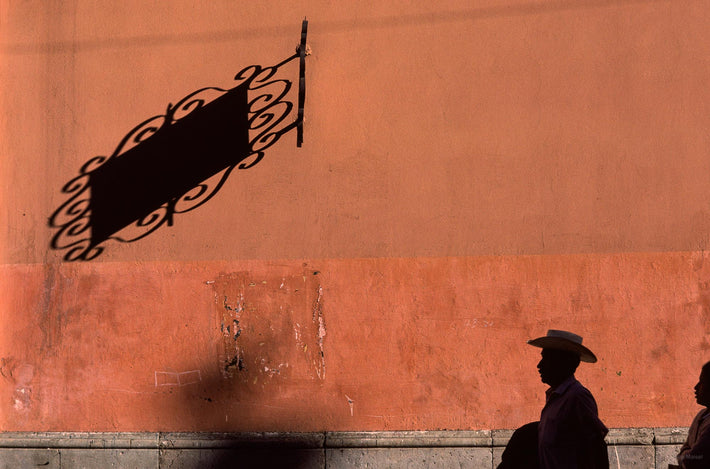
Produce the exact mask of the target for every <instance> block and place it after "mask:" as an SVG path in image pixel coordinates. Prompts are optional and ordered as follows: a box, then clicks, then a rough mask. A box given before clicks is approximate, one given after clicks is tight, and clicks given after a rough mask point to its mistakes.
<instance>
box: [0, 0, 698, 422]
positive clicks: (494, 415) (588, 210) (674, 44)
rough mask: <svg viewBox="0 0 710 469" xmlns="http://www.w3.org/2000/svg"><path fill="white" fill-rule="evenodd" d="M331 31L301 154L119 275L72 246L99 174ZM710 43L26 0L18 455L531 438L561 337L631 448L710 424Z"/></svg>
mask: <svg viewBox="0 0 710 469" xmlns="http://www.w3.org/2000/svg"><path fill="white" fill-rule="evenodd" d="M304 16H305V17H307V18H308V20H309V31H308V44H309V48H310V51H311V55H310V56H308V58H307V61H306V62H307V68H306V84H307V85H306V89H307V99H306V107H305V119H306V120H305V126H304V131H305V135H304V139H305V141H304V145H303V147H301V148H297V147H296V138H295V134H294V133H291V134H287V135H286V136H284V137H282V139H281V140H280V141H279V142H277V143H276V144H275V145H274V146H272V147H271V148H269V149H268V150H267V151H266V154H265V156H264V159H263V161H261V162H259V163H258V164H257V165H255V166H254V167H253V168H250V169H247V170H243V171H234V172H233V174H231V175H230V177H229V178H228V179H227V180H226V182H225V183H224V186H223V187H222V188H221V189H220V191H219V192H218V193H217V194H216V195H215V197H214V198H212V199H211V200H209V201H208V202H207V203H205V205H204V206H201V207H199V208H198V209H196V210H194V211H191V212H189V213H182V214H178V215H176V216H175V220H174V224H173V226H163V227H161V228H160V229H158V230H156V231H155V232H154V233H152V234H150V235H149V236H147V237H146V238H144V239H141V240H140V241H136V242H133V243H119V242H115V241H108V242H106V243H105V245H104V247H105V251H104V252H103V253H102V254H101V255H100V256H99V257H97V258H96V259H94V260H92V261H89V262H65V261H64V260H63V255H64V252H62V251H61V250H55V249H51V248H50V244H51V241H52V238H53V236H54V234H55V232H56V230H54V229H53V228H52V227H50V226H49V225H48V218H49V217H50V216H51V214H52V213H53V212H54V211H55V210H56V209H57V208H58V207H60V206H61V204H62V203H63V202H64V201H65V199H66V195H65V194H63V193H62V187H63V186H64V185H65V184H66V183H67V181H69V180H70V179H72V178H73V177H75V176H76V175H77V174H78V171H79V168H80V167H81V166H82V165H83V164H84V163H86V162H87V161H88V160H90V159H91V158H92V157H94V156H96V155H108V154H110V153H111V152H113V151H114V149H115V148H116V147H117V145H118V144H119V141H120V140H121V139H122V138H123V137H124V136H125V135H126V134H127V132H129V130H130V129H131V128H133V127H134V126H135V125H136V124H138V123H139V122H141V121H143V120H144V119H146V118H148V117H150V116H153V115H156V114H160V113H162V112H165V108H166V106H167V105H168V103H175V102H176V101H177V100H179V99H180V98H182V97H183V96H185V95H187V94H188V93H190V92H191V91H193V90H195V89H198V88H201V87H205V86H219V87H227V86H230V83H231V80H232V77H233V76H234V75H235V73H237V72H238V71H239V70H241V69H243V68H244V67H246V66H248V65H253V64H258V65H264V66H268V65H273V64H276V63H278V62H280V61H282V60H283V59H285V58H287V57H289V56H290V55H292V54H293V51H294V49H295V48H296V46H297V45H298V43H299V41H300V26H301V20H302V19H303V17H304ZM709 26H710V6H708V5H707V3H706V2H704V1H672V2H671V1H661V0H658V1H640V0H639V1H616V2H607V1H592V0H589V1H569V2H568V1H554V2H553V1H542V0H540V1H530V2H517V3H516V2H509V1H494V0H488V1H479V2H473V3H471V2H463V1H454V0H451V1H446V2H443V3H442V2H439V3H436V4H433V3H425V2H415V3H414V4H412V3H411V2H380V3H377V4H370V5H367V7H365V6H363V5H361V4H359V3H358V2H347V1H346V2H335V3H334V2H325V1H307V2H302V3H301V4H300V5H299V6H298V7H296V6H294V5H288V6H285V5H274V4H264V3H260V2H259V3H254V4H247V3H244V4H241V3H240V4H235V3H234V2H227V1H214V2H189V1H175V2H169V3H168V2H148V3H146V2H120V4H119V3H118V2H108V1H107V2H89V3H86V2H78V1H67V2H21V3H17V2H11V1H0V84H1V86H0V110H2V112H0V178H2V186H1V189H0V206H1V207H2V209H0V226H1V227H2V228H0V255H1V256H2V265H1V266H0V288H1V289H2V292H3V293H2V295H1V296H0V308H1V309H0V318H1V319H0V321H2V327H0V409H2V411H0V430H125V431H129V430H196V431H212V430H284V431H309V430H324V429H325V430H378V429H440V428H456V429H487V428H511V427H515V426H518V425H520V424H522V423H524V422H526V421H529V420H533V419H534V418H535V417H536V415H537V414H538V412H539V410H540V408H541V406H542V402H543V395H544V394H543V391H544V389H545V386H544V385H543V384H542V383H540V382H539V379H538V377H537V373H536V370H535V364H536V363H537V360H538V354H537V350H536V349H533V348H531V347H528V346H526V345H525V341H526V340H527V339H529V338H533V337H535V336H538V335H542V334H544V333H545V331H546V329H547V328H562V329H570V330H573V331H575V332H578V333H580V334H582V335H583V336H584V337H585V344H588V345H589V347H590V348H592V349H593V350H594V351H595V353H597V355H598V356H599V358H600V362H599V363H598V364H596V365H583V366H582V367H581V368H580V370H579V373H578V376H579V377H580V379H581V380H582V381H583V382H584V383H585V384H587V385H588V387H589V388H590V389H591V390H592V392H593V393H594V395H595V396H596V398H597V400H598V403H599V406H600V413H601V416H602V418H603V420H604V421H605V422H606V423H607V425H609V426H616V427H634V426H673V425H688V423H689V422H690V419H691V417H692V415H693V414H694V412H695V411H696V410H697V406H696V405H695V404H694V402H693V398H692V385H693V384H694V382H695V380H696V377H697V373H698V371H699V368H700V366H701V365H702V364H703V363H704V362H705V361H707V360H709V359H710V352H709V351H708V349H709V348H710V336H709V333H708V327H710V322H709V320H708V307H710V293H709V288H710V270H709V269H710V267H708V266H709V265H710V264H709V263H708V262H709V259H708V256H707V254H706V252H705V250H706V249H707V246H708V242H709V241H710V184H707V181H708V179H707V178H708V175H709V174H710V158H708V148H709V146H708V143H710V141H709V137H708V133H707V129H708V128H710V125H709V124H710V113H708V112H707V109H708V107H709V104H710V96H709V95H708V92H707V90H706V88H707V86H706V83H707V74H708V71H709V70H710V68H709V67H708V57H710V50H709V49H708V44H710V37H708V36H709V35H710V32H709V31H710V27H709ZM279 74H280V75H281V76H282V78H284V79H288V80H291V81H293V82H294V83H298V64H297V61H293V62H290V63H288V64H286V65H284V66H283V67H282V69H281V70H279ZM296 88H297V87H294V89H292V90H291V92H290V94H289V99H290V100H291V101H293V102H295V101H296V94H297V90H296ZM127 190H130V188H127Z"/></svg>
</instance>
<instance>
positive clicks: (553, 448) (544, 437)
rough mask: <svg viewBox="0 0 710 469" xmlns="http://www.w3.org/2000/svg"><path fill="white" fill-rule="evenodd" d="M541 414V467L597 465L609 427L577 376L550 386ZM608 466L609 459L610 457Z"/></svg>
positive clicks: (559, 468)
mask: <svg viewBox="0 0 710 469" xmlns="http://www.w3.org/2000/svg"><path fill="white" fill-rule="evenodd" d="M545 394H546V395H547V399H546V401H547V402H546V403H545V407H544V408H543V409H542V413H541V414H540V427H539V430H538V449H539V452H540V468H541V469H577V468H579V467H580V464H579V462H580V461H583V463H584V464H583V465H582V466H581V467H595V466H594V461H595V460H597V459H598V458H597V455H598V454H599V452H598V450H599V449H601V448H602V447H603V448H604V452H605V450H606V447H605V446H604V444H603V439H604V436H605V435H606V434H607V432H608V429H607V428H606V427H605V426H604V424H603V423H602V421H601V420H599V417H598V411H597V403H596V401H595V400H594V397H593V396H592V393H590V392H589V391H588V390H587V388H585V387H584V386H582V385H581V384H580V382H579V381H577V380H576V379H575V378H574V376H570V377H569V378H567V379H566V380H565V381H563V382H562V383H560V384H559V385H557V386H555V387H554V388H550V389H548V390H547V391H546V393H545ZM607 467H608V461H607Z"/></svg>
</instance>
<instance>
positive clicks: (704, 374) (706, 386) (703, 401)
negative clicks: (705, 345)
mask: <svg viewBox="0 0 710 469" xmlns="http://www.w3.org/2000/svg"><path fill="white" fill-rule="evenodd" d="M695 400H696V402H697V403H698V404H700V405H704V406H705V407H710V362H707V363H706V364H705V365H703V368H702V370H701V371H700V378H699V379H698V384H696V385H695Z"/></svg>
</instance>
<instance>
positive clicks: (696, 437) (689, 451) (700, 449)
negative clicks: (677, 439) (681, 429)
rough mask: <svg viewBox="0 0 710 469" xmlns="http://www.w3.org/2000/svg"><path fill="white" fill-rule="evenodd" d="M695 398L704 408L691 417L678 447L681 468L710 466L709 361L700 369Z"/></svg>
mask: <svg viewBox="0 0 710 469" xmlns="http://www.w3.org/2000/svg"><path fill="white" fill-rule="evenodd" d="M695 400H696V402H697V403H698V404H700V405H702V406H705V408H704V409H703V410H701V411H700V412H698V415H696V416H695V418H694V419H693V423H692V424H691V425H690V430H689V431H688V439H687V440H685V443H684V444H683V446H681V448H680V453H679V454H678V464H680V467H681V468H682V469H697V468H710V410H708V406H710V362H708V363H706V364H705V365H703V368H702V370H701V371H700V379H699V380H698V384H696V385H695Z"/></svg>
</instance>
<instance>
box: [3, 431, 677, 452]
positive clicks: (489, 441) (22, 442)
mask: <svg viewBox="0 0 710 469" xmlns="http://www.w3.org/2000/svg"><path fill="white" fill-rule="evenodd" d="M512 433H513V430H449V431H446V430H443V431H377V432H322V433H320V432H317V433H316V432H313V433H295V432H294V433H291V432H240V433H213V432H177V433H174V432H170V433H162V432H135V433H130V432H2V433H0V448H87V449H156V448H165V449H229V448H275V447H278V448H314V449H315V448H420V447H421V448H424V447H427V448H429V447H431V448H437V447H438V448H447V447H448V448H450V447H503V446H505V445H506V444H507V443H508V439H509V438H510V435H511V434H512ZM687 434H688V428H687V427H672V428H667V427H664V428H612V429H610V430H609V434H608V435H607V438H606V439H607V442H608V443H609V444H610V445H615V446H624V445H636V446H638V445H640V446H651V445H678V444H682V443H683V442H684V441H685V438H686V437H687Z"/></svg>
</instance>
